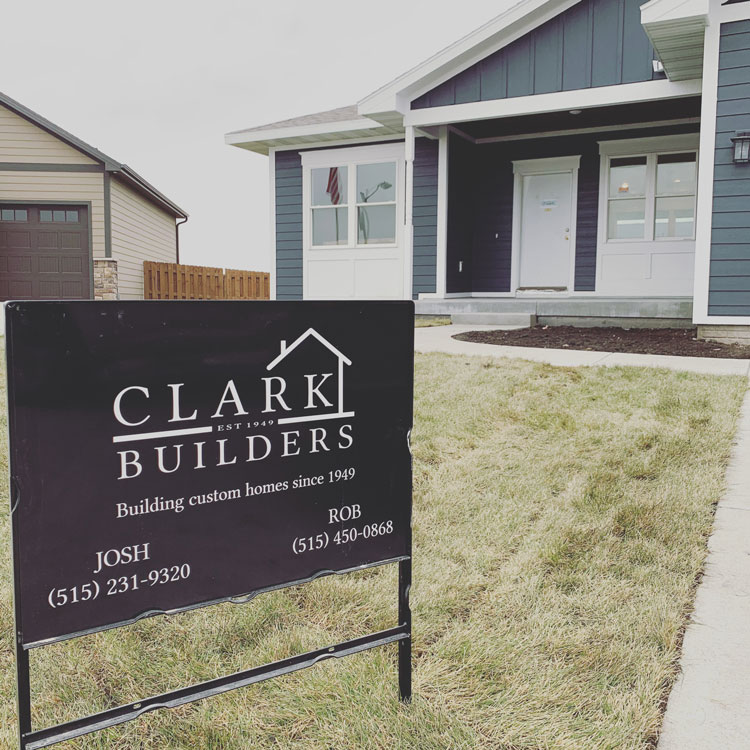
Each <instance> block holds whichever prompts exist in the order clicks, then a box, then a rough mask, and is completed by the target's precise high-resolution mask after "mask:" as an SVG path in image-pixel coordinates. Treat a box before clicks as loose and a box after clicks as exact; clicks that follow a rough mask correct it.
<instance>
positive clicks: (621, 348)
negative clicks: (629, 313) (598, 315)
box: [453, 326, 750, 359]
mask: <svg viewBox="0 0 750 750" xmlns="http://www.w3.org/2000/svg"><path fill="white" fill-rule="evenodd" d="M696 335H697V332H696V329H695V328H631V329H626V328H575V327H574V326H535V327H534V328H522V329H519V330H516V331H468V332H466V333H458V334H456V335H455V336H454V337H453V338H454V339H459V340H460V341H473V342H475V343H479V344H499V345H502V346H535V347H539V348H542V349H577V350H581V351H598V352H629V353H631V354H671V355H674V356H677V357H724V358H727V359H750V346H741V345H739V344H718V343H716V342H714V341H699V340H698V339H697V338H696Z"/></svg>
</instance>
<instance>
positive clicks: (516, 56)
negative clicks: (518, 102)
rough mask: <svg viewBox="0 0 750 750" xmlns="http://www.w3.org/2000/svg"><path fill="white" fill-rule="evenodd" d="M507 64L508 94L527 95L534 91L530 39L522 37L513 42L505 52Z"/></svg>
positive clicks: (510, 95)
mask: <svg viewBox="0 0 750 750" xmlns="http://www.w3.org/2000/svg"><path fill="white" fill-rule="evenodd" d="M506 59H507V66H508V96H509V97H512V96H528V95H529V94H533V93H534V88H533V71H532V59H533V58H532V55H531V39H530V38H529V37H528V36H525V37H522V38H521V39H519V40H518V41H515V42H513V44H511V45H510V46H509V47H508V48H507V52H506Z"/></svg>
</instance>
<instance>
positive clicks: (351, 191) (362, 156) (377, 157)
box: [302, 143, 405, 253]
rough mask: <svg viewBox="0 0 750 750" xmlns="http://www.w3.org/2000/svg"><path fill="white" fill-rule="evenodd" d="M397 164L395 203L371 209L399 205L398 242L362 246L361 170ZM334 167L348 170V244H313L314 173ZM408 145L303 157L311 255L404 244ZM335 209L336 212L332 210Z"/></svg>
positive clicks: (305, 227) (305, 224)
mask: <svg viewBox="0 0 750 750" xmlns="http://www.w3.org/2000/svg"><path fill="white" fill-rule="evenodd" d="M387 163H394V164H395V167H396V176H395V181H394V184H393V187H394V191H395V195H396V197H395V201H385V202H376V203H368V204H367V205H368V206H380V205H384V206H391V205H392V206H395V212H394V213H395V220H394V227H393V230H394V241H393V242H385V243H375V242H373V243H364V244H360V243H359V241H358V240H359V231H358V226H357V215H358V209H359V208H360V206H361V205H363V204H360V202H359V201H358V200H357V167H358V166H360V165H364V164H387ZM332 167H339V168H346V179H347V192H346V203H345V204H343V203H342V204H339V205H340V206H341V207H342V208H343V207H344V205H345V206H346V209H347V241H346V243H345V244H341V245H313V235H312V210H313V206H312V170H313V169H326V168H327V169H331V168H332ZM404 176H405V169H404V146H403V143H397V144H386V145H382V146H378V147H372V146H370V147H367V146H365V147H361V148H351V149H328V150H324V151H312V152H304V153H303V154H302V210H303V235H304V247H305V249H306V250H308V251H309V252H311V253H317V252H318V251H326V250H334V251H335V250H365V249H366V250H377V249H378V248H387V249H392V248H394V247H397V246H399V244H400V235H401V232H400V227H401V224H402V223H403V222H401V221H399V218H400V217H402V215H403V205H404V196H403V189H402V185H403V182H404ZM331 210H334V209H331Z"/></svg>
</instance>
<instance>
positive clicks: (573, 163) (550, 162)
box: [510, 154, 581, 297]
mask: <svg viewBox="0 0 750 750" xmlns="http://www.w3.org/2000/svg"><path fill="white" fill-rule="evenodd" d="M580 166H581V156H580V154H579V155H577V156H559V157H554V158H550V159H523V160H520V161H514V162H513V228H512V239H511V259H510V294H511V296H515V295H517V294H518V284H519V278H520V273H521V223H522V222H521V217H522V214H523V178H524V177H526V176H528V175H540V174H564V173H569V174H570V276H569V279H568V291H567V292H564V293H563V296H566V297H567V296H569V295H571V294H573V292H574V291H575V275H576V218H577V214H578V170H579V168H580Z"/></svg>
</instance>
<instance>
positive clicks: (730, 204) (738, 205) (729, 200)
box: [714, 195, 750, 240]
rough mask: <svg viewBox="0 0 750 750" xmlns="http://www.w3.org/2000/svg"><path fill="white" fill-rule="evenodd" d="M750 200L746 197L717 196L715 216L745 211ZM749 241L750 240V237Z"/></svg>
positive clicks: (715, 199)
mask: <svg viewBox="0 0 750 750" xmlns="http://www.w3.org/2000/svg"><path fill="white" fill-rule="evenodd" d="M749 200H750V199H748V197H747V196H744V195H727V196H716V197H715V198H714V214H718V213H723V212H725V211H745V210H747V207H748V202H749ZM748 239H749V240H750V237H749V238H748Z"/></svg>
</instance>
